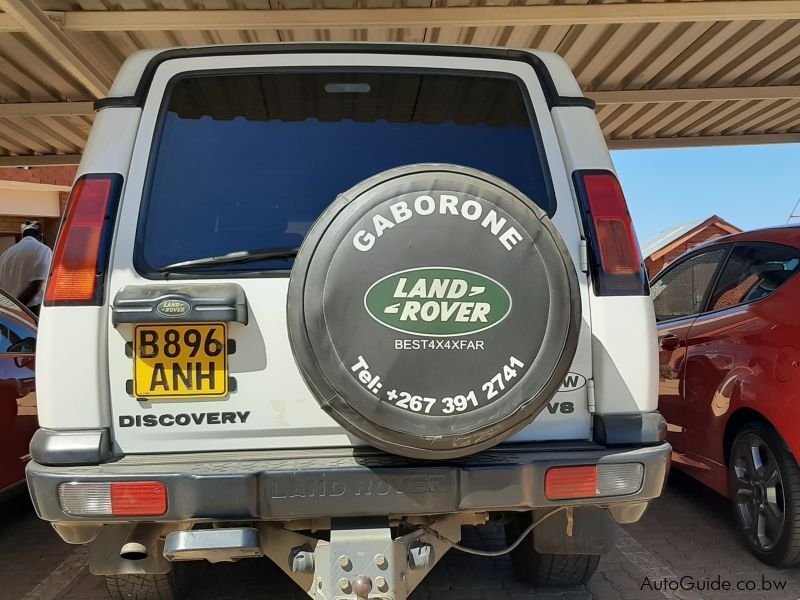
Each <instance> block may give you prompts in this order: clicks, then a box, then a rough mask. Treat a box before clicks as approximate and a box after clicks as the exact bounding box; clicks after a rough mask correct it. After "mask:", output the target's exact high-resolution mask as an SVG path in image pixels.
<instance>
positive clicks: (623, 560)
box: [0, 473, 800, 600]
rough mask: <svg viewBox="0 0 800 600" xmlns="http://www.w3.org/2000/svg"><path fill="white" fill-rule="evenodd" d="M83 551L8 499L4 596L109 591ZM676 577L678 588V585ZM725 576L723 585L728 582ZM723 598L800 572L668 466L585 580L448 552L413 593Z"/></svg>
mask: <svg viewBox="0 0 800 600" xmlns="http://www.w3.org/2000/svg"><path fill="white" fill-rule="evenodd" d="M462 543H463V544H464V545H469V546H474V547H481V548H486V549H490V548H499V547H501V546H502V545H503V543H504V540H503V537H502V531H501V529H500V528H498V527H490V528H483V529H482V530H480V531H479V530H476V529H472V528H467V529H465V531H464V538H463V541H462ZM85 557H86V550H85V548H81V547H78V546H70V545H67V544H65V543H63V542H62V541H61V540H60V539H59V538H58V537H57V535H56V534H55V532H53V531H51V530H50V528H49V526H48V525H47V524H46V523H43V522H41V521H39V520H38V519H37V518H36V516H35V514H34V513H33V510H32V509H31V508H30V505H29V504H28V503H27V502H24V501H22V502H12V503H7V506H6V509H5V510H4V512H3V516H2V517H0V581H1V582H2V586H0V598H13V599H22V600H55V599H58V600H101V599H106V598H108V596H107V594H106V591H105V584H104V582H103V581H102V579H101V578H100V577H95V576H93V575H91V574H90V573H89V572H88V570H87V568H86V564H85ZM186 566H187V568H188V569H189V571H188V573H187V575H188V576H189V577H188V580H189V581H190V582H191V593H190V594H189V596H188V597H189V598H192V600H211V599H216V600H222V599H230V600H233V599H237V600H239V599H241V600H250V599H256V598H259V599H265V600H266V599H269V600H278V599H280V600H283V599H294V598H297V599H302V598H306V597H307V596H305V594H304V593H302V592H301V591H299V590H297V589H296V588H295V586H294V584H293V583H292V581H291V580H289V579H288V578H287V577H286V576H285V575H283V573H281V572H280V571H279V570H278V569H277V567H275V566H273V565H272V564H271V563H270V562H269V561H267V560H245V561H241V562H239V563H236V564H223V565H207V564H199V563H193V564H191V565H186ZM681 581H682V582H683V585H679V583H680V582H681ZM726 582H727V585H728V586H729V589H728V590H725V589H724V586H725V585H726ZM703 586H711V589H709V587H703ZM714 588H717V589H714ZM723 597H734V598H743V599H745V598H746V599H747V600H751V599H762V598H763V599H769V600H772V599H781V600H783V599H786V598H800V569H776V568H772V567H768V566H766V565H764V564H762V563H760V562H758V561H757V560H756V559H754V558H752V557H751V556H750V555H749V554H748V552H747V550H746V549H745V548H744V546H743V545H742V544H741V543H740V541H739V539H738V537H737V535H736V530H735V528H734V522H733V517H732V514H731V511H730V508H729V506H728V504H727V502H726V501H725V500H724V499H722V498H721V497H719V496H717V495H716V494H714V493H712V492H710V491H708V490H706V489H704V488H702V487H701V486H700V485H698V484H696V483H694V482H693V481H692V480H691V479H689V478H687V477H685V476H683V475H681V474H680V473H673V475H672V476H671V479H670V482H669V485H668V487H667V490H666V493H665V495H664V496H663V497H662V498H661V499H659V500H658V501H657V502H656V503H654V504H653V505H652V506H651V507H650V510H649V511H648V512H647V514H646V515H645V516H644V518H643V519H642V521H641V522H640V523H637V524H635V525H630V526H626V527H624V528H620V530H619V535H618V537H617V543H616V549H615V551H614V552H612V553H611V554H609V555H607V556H606V557H604V558H603V560H602V561H601V563H600V568H599V570H598V572H597V574H596V575H595V576H594V577H593V578H592V580H591V581H590V582H589V584H588V585H586V586H582V587H578V588H569V589H561V590H547V591H544V590H538V591H536V590H531V589H529V588H527V587H526V586H524V585H522V584H521V583H519V582H518V581H517V580H516V579H515V578H514V575H513V572H512V570H511V563H510V561H509V559H508V558H496V559H488V558H479V557H473V556H467V555H464V554H461V553H459V552H456V551H451V552H449V553H448V554H447V555H446V556H445V558H444V559H443V560H442V561H441V562H440V563H439V564H438V565H437V566H436V568H435V569H434V570H433V572H432V573H431V574H430V575H429V576H428V577H427V579H426V580H425V581H424V582H423V584H422V585H421V586H420V588H418V589H417V590H416V591H415V592H414V594H413V596H412V600H503V599H509V600H512V599H513V600H522V599H523V598H538V599H542V600H546V599H563V600H584V599H590V598H591V599H598V600H616V599H624V600H628V599H632V600H639V599H642V600H650V599H663V598H670V599H679V600H700V599H703V600H706V599H715V598H723Z"/></svg>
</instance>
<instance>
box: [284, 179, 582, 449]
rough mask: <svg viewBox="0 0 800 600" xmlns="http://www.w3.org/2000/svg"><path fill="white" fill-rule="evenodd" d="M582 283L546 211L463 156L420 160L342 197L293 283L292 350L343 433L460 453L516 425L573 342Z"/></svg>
mask: <svg viewBox="0 0 800 600" xmlns="http://www.w3.org/2000/svg"><path fill="white" fill-rule="evenodd" d="M580 315H581V311H580V295H579V288H578V280H577V276H576V273H575V268H574V265H573V262H572V259H571V258H570V256H569V253H568V252H567V249H566V247H565V245H564V242H563V240H562V239H561V237H560V236H559V234H558V232H557V231H556V229H555V227H554V226H553V224H552V223H551V221H550V219H548V217H547V215H546V214H545V212H544V211H543V210H541V209H540V208H539V207H538V206H536V204H534V203H533V202H532V201H531V200H530V199H529V198H527V197H525V196H524V195H523V194H522V193H521V192H520V191H519V190H517V189H515V188H514V187H512V186H511V185H509V184H508V183H505V182H504V181H501V180H500V179H498V178H496V177H493V176H491V175H488V174H486V173H483V172H481V171H477V170H475V169H470V168H466V167H460V166H454V165H440V164H423V165H411V166H407V167H401V168H397V169H392V170H389V171H385V172H383V173H381V174H379V175H376V176H375V177H372V178H370V179H367V180H366V181H363V182H361V183H359V184H358V185H356V186H355V187H353V188H352V189H350V190H348V191H347V192H345V193H344V194H342V195H341V196H339V197H338V198H337V199H336V200H335V202H333V204H332V205H331V206H330V207H329V208H328V209H327V210H326V211H325V212H324V213H323V214H322V215H321V216H320V218H319V219H318V220H317V221H316V223H314V225H313V226H312V228H311V230H310V231H309V233H308V235H307V236H306V238H305V241H304V242H303V246H302V247H301V249H300V252H299V255H298V256H297V259H296V260H295V264H294V268H293V269H292V274H291V279H290V282H289V294H288V307H287V323H288V330H289V338H290V341H291V345H292V350H293V352H294V356H295V360H296V361H297V364H298V366H299V368H300V370H301V372H302V374H303V377H304V378H305V380H306V382H307V384H308V385H309V387H310V389H311V390H312V392H313V393H314V395H315V397H316V399H317V401H318V402H319V404H320V406H321V407H322V408H323V409H324V410H325V411H327V412H328V414H330V415H331V416H332V417H333V418H334V419H335V420H336V421H337V422H339V423H340V424H341V425H342V426H343V427H344V428H345V429H346V430H347V431H349V432H350V433H351V434H353V435H355V436H356V437H358V438H360V439H362V440H364V441H366V442H369V443H371V444H373V445H374V446H376V447H378V448H381V449H383V450H386V451H389V452H393V453H396V454H401V455H404V456H409V457H413V458H427V459H435V458H454V457H459V456H464V455H467V454H471V453H474V452H477V451H478V450H481V449H484V448H488V447H490V446H492V445H494V444H496V443H497V442H499V441H501V440H503V439H504V438H506V437H508V436H510V435H511V434H513V433H514V432H516V431H518V430H519V429H521V428H522V427H524V426H525V425H527V424H528V423H530V421H531V420H533V418H534V417H535V416H536V415H537V414H538V413H539V412H540V411H541V410H542V409H543V408H544V406H545V404H546V403H547V402H548V401H549V400H550V399H551V398H552V397H553V395H554V394H555V393H556V391H557V390H558V388H559V386H560V384H561V381H562V380H563V378H564V376H565V375H566V374H567V372H568V370H569V366H570V364H571V362H572V359H573V357H574V354H575V348H576V345H577V339H578V331H579V328H580Z"/></svg>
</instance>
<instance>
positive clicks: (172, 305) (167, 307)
mask: <svg viewBox="0 0 800 600" xmlns="http://www.w3.org/2000/svg"><path fill="white" fill-rule="evenodd" d="M191 310H192V306H191V305H190V304H189V303H188V302H186V301H185V300H177V299H174V298H173V299H171V300H162V301H161V302H159V303H158V306H156V312H157V313H158V314H160V315H161V316H162V317H182V316H183V315H188V314H189V313H190V312H191Z"/></svg>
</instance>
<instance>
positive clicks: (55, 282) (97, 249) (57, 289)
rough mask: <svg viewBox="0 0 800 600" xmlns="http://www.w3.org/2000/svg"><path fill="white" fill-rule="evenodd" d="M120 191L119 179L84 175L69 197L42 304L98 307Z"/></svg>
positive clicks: (114, 176) (100, 300) (117, 176)
mask: <svg viewBox="0 0 800 600" xmlns="http://www.w3.org/2000/svg"><path fill="white" fill-rule="evenodd" d="M121 187H122V176H121V175H116V174H112V175H84V176H83V177H81V178H80V179H78V181H77V182H76V183H75V186H74V187H73V188H72V193H71V194H70V198H69V204H68V205H67V213H66V216H65V218H64V223H63V225H62V227H61V232H60V233H59V236H58V241H57V242H56V249H55V252H54V253H53V264H52V267H51V270H50V279H49V281H48V283H47V291H46V292H45V297H44V303H45V305H47V306H55V305H64V304H70V305H99V304H100V303H101V302H102V299H103V298H102V296H103V283H104V281H105V272H106V268H107V266H108V253H109V248H110V244H111V234H112V229H113V225H114V216H115V215H116V210H117V202H118V200H119V193H120V189H121Z"/></svg>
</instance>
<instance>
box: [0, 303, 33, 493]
mask: <svg viewBox="0 0 800 600" xmlns="http://www.w3.org/2000/svg"><path fill="white" fill-rule="evenodd" d="M35 350H36V317H35V316H34V315H33V314H32V313H31V312H30V311H29V310H28V309H26V308H25V307H24V306H22V305H21V304H19V302H17V301H16V300H14V299H13V298H11V296H8V295H6V294H5V293H4V292H2V291H0V496H7V495H10V493H12V492H14V491H17V490H20V489H22V488H24V485H25V465H26V464H27V463H28V460H29V459H30V454H29V451H28V445H29V444H30V441H31V436H33V432H34V431H36V429H37V427H38V420H37V415H36V382H35V380H34V370H35V362H36V359H35V356H34V352H35Z"/></svg>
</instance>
